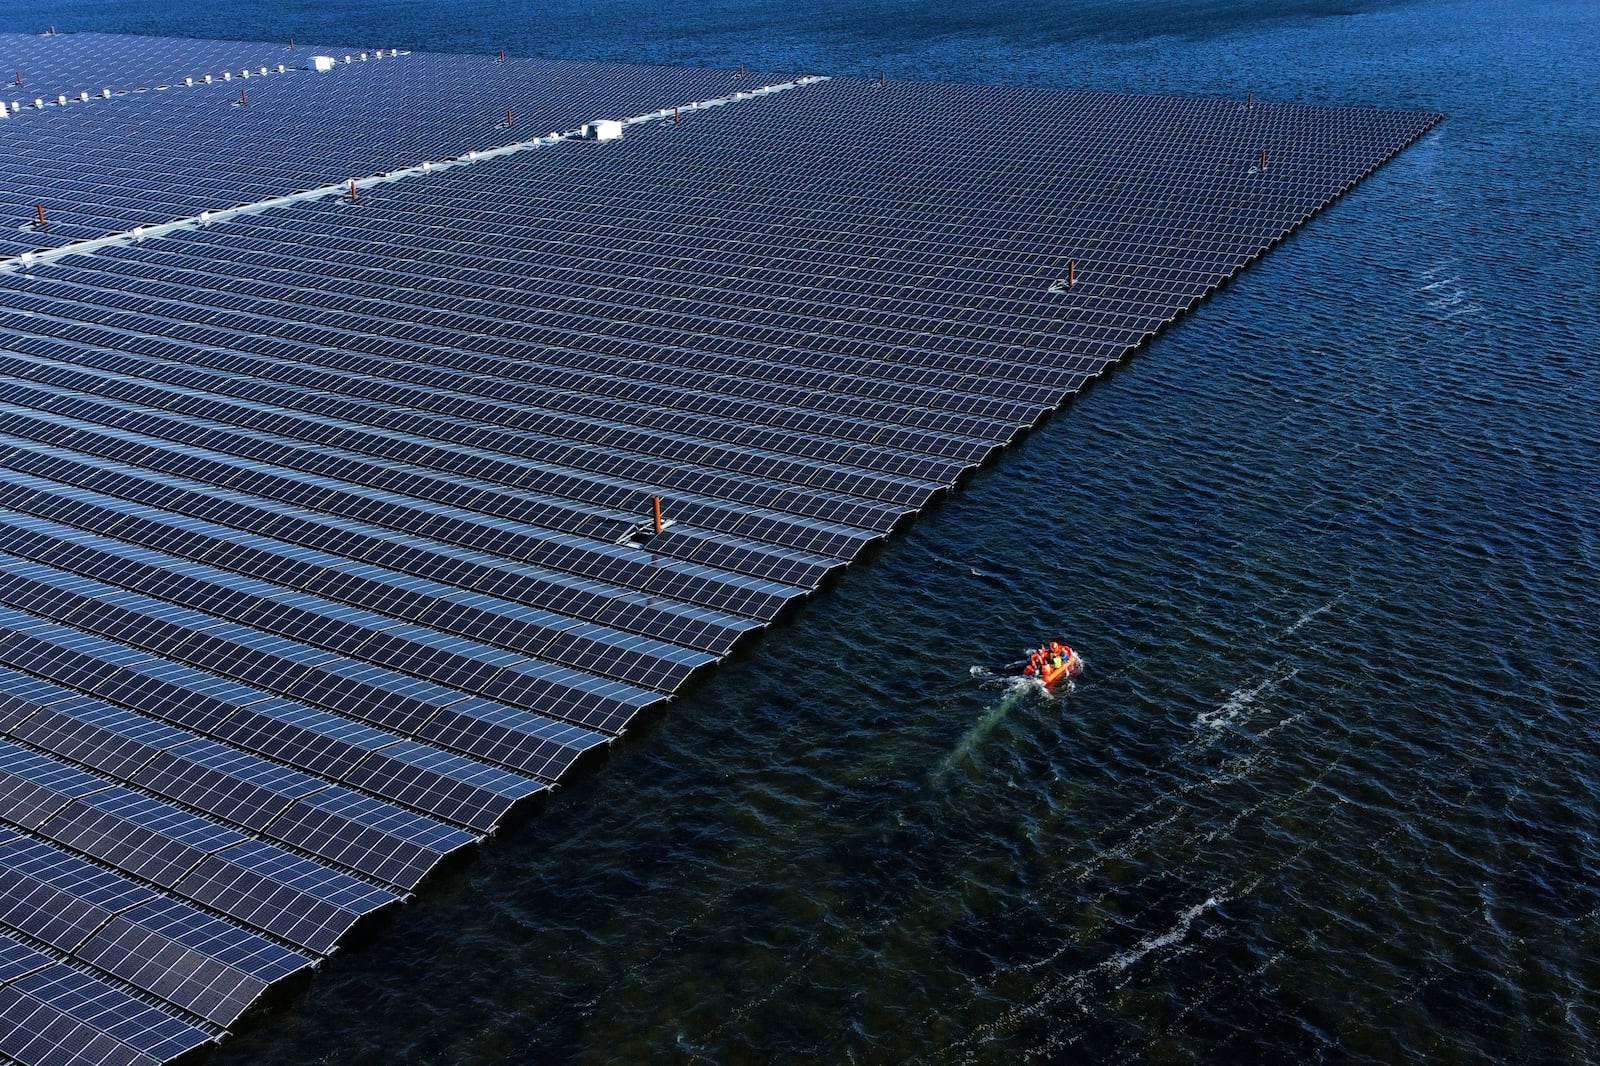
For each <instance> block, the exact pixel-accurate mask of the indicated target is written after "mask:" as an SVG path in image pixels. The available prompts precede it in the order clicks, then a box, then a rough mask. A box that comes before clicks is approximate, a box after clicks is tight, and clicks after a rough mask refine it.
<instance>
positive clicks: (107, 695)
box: [0, 35, 1439, 1066]
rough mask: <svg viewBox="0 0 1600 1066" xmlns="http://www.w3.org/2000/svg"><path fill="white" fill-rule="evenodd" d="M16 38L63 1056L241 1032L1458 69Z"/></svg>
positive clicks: (15, 598) (1039, 409) (18, 250)
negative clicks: (1426, 71)
mask: <svg viewBox="0 0 1600 1066" xmlns="http://www.w3.org/2000/svg"><path fill="white" fill-rule="evenodd" d="M0 51H3V53H4V56H5V62H4V63H3V64H0V69H4V70H6V71H12V70H14V71H15V72H16V76H15V78H14V79H13V80H14V82H15V84H13V85H11V86H10V87H9V89H10V91H9V92H6V91H0V103H3V104H4V105H5V111H6V114H5V117H4V118H3V119H0V190H3V192H0V1057H3V1058H8V1059H12V1060H15V1061H17V1062H20V1063H24V1064H29V1066H31V1064H35V1063H46V1062H55V1061H68V1060H69V1059H70V1061H84V1062H96V1063H104V1064H108V1066H113V1064H127V1066H133V1064H144V1063H160V1062H165V1061H170V1060H172V1059H175V1058H178V1057H181V1056H183V1055H185V1054H187V1053H189V1052H192V1051H194V1050H196V1049H199V1048H202V1047H204V1046H205V1045H207V1044H209V1043H211V1042H213V1041H215V1040H218V1039H220V1038H221V1037H222V1036H223V1035H224V1034H225V1033H226V1032H227V1030H228V1028H229V1027H230V1026H232V1025H234V1023H235V1022H236V1021H237V1020H238V1019H239V1017H240V1016H241V1015H242V1014H243V1013H244V1012H246V1011H247V1010H249V1009H250V1008H251V1006H252V1004H255V1003H256V1002H258V1000H259V999H261V997H263V996H265V995H267V994H268V993H270V992H271V990H272V989H274V988H276V987H279V986H280V985H281V984H282V983H283V982H287V981H292V980H294V979H295V978H296V977H297V975H303V974H304V973H305V972H306V971H308V970H309V969H310V968H311V967H313V966H315V965H316V964H317V962H318V961H319V960H321V959H323V958H324V957H326V956H327V955H328V954H329V953H330V952H332V951H333V950H334V949H335V948H336V946H337V945H338V944H339V943H340V942H341V940H342V939H344V938H345V937H346V936H347V934H348V933H349V931H350V930H351V929H352V928H353V927H355V926H356V925H358V924H360V923H362V922H363V921H364V920H365V919H367V918H368V917H369V916H371V915H373V914H374V913H376V912H379V911H383V910H385V909H386V908H389V907H391V906H394V905H396V904H398V903H399V902H400V901H402V900H403V899H405V898H406V897H407V895H408V893H410V892H411V891H412V889H413V888H415V887H416V885H417V884H418V883H419V882H420V881H421V880H422V878H423V877H424V876H425V875H426V874H427V873H428V871H429V870H430V869H432V868H433V867H434V866H435V864H437V863H438V862H440V861H441V860H442V859H444V858H445V857H446V856H448V855H451V854H453V853H456V852H458V851H460V850H462V849H464V848H468V847H470V846H472V844H473V843H474V842H476V841H478V840H481V839H482V838H483V836H484V835H485V834H487V833H489V832H491V831H492V830H494V828H495V827H496V826H497V825H499V824H500V823H501V821H502V820H503V819H504V818H505V817H506V815H507V814H508V813H509V812H510V811H511V810H512V809H513V808H515V807H517V806H518V805H522V804H532V803H537V802H539V800H540V798H541V797H542V796H543V795H544V794H545V793H546V792H547V791H548V789H550V788H551V787H552V786H553V785H555V784H556V783H557V782H559V781H561V780H562V779H563V778H564V777H565V776H566V775H568V774H570V773H573V772H577V771H579V770H581V769H582V768H583V767H585V766H586V765H589V764H590V763H592V762H593V761H594V760H595V759H596V758H598V757H600V756H601V754H602V753H603V752H604V749H605V748H606V747H607V745H609V744H610V743H611V742H612V741H613V740H614V738H616V737H617V736H618V735H620V734H621V733H623V732H624V731H625V730H626V729H627V728H628V726H629V723H630V722H631V721H633V720H634V718H635V717H636V716H637V715H639V714H641V713H644V712H646V711H649V710H651V709H652V708H655V707H657V706H659V705H661V704H663V703H665V702H666V701H667V700H668V699H669V698H670V697H671V695H672V694H673V693H674V692H675V691H677V690H678V689H679V688H680V687H681V686H682V685H683V684H684V683H685V682H686V681H687V680H688V679H689V678H690V677H692V676H694V675H696V674H699V673H700V672H702V671H704V670H705V669H707V668H709V667H711V666H712V665H713V664H714V663H716V662H717V661H718V660H719V659H721V658H722V657H724V656H726V655H727V654H728V653H729V652H730V650H731V649H733V648H734V647H735V645H736V644H738V643H739V642H741V641H742V640H744V639H746V638H747V637H749V636H750V635H752V634H753V633H755V632H756V631H758V630H760V629H761V628H762V627H763V626H765V625H766V624H767V623H769V622H770V621H771V620H772V619H774V618H775V617H776V616H777V615H778V614H779V612H781V611H783V610H785V608H787V607H789V606H790V605H791V604H793V603H794V602H795V601H797V600H798V599H800V598H801V597H804V596H805V595H807V594H808V593H809V592H811V591H812V590H814V589H816V588H817V587H818V585H819V583H820V582H822V581H823V580H824V578H826V577H827V576H828V575H829V574H830V573H832V572H834V571H835V570H836V569H838V568H839V567H841V566H843V565H845V564H847V563H848V562H850V560H852V559H854V558H855V557H857V556H858V555H859V554H860V553H861V552H862V550H863V549H865V548H866V547H868V546H869V545H871V544H872V543H874V542H875V541H877V540H879V539H881V538H882V537H884V536H885V535H887V534H888V533H890V532H891V531H892V530H895V529H897V528H900V527H901V526H902V525H904V524H905V523H906V522H907V521H908V520H909V519H910V518H911V516H913V515H914V514H915V513H916V512H917V511H918V510H919V509H921V508H922V507H924V506H925V505H927V504H928V503H929V502H930V501H931V500H933V499H935V498H936V497H938V496H939V495H940V494H942V493H944V492H946V491H948V490H949V489H951V488H952V487H953V486H954V485H955V484H956V483H957V482H958V480H960V479H961V478H962V477H963V475H964V474H966V473H967V472H968V471H970V470H972V469H973V468H974V467H976V466H978V465H979V464H981V463H983V462H985V461H986V460H988V459H989V458H990V457H992V456H993V455H994V454H995V453H996V451H997V450H998V449H1000V448H1002V447H1003V446H1005V445H1006V444H1007V443H1009V442H1011V441H1013V440H1014V439H1015V438H1016V437H1017V436H1018V435H1019V434H1021V433H1023V432H1024V431H1025V430H1027V429H1028V428H1029V427H1031V426H1033V425H1034V424H1036V423H1037V422H1038V421H1039V420H1040V419H1041V418H1043V417H1044V416H1045V415H1046V414H1048V413H1049V412H1051V411H1053V410H1055V409H1056V408H1058V407H1060V406H1061V405H1062V404H1063V403H1064V402H1066V401H1067V400H1068V399H1070V398H1071V397H1072V396H1073V395H1074V394H1075V393H1076V392H1078V391H1079V390H1080V389H1082V388H1083V387H1084V386H1085V385H1086V384H1087V383H1089V382H1090V381H1091V380H1093V379H1094V378H1095V377H1096V376H1097V375H1099V374H1101V373H1102V372H1104V371H1105V370H1106V369H1107V368H1108V367H1110V366H1112V365H1113V364H1114V363H1116V362H1117V361H1118V360H1120V359H1122V358H1124V357H1125V356H1126V355H1127V354H1128V353H1129V352H1131V351H1132V350H1133V349H1134V348H1135V347H1137V346H1138V345H1139V344H1140V343H1141V342H1143V341H1144V340H1145V339H1146V338H1148V337H1150V336H1151V335H1152V334H1154V333H1155V332H1157V331H1158V330H1160V329H1161V328H1162V327H1163V326H1164V325H1165V324H1167V323H1168V322H1171V321H1172V320H1173V319H1174V318H1175V317H1176V316H1177V315H1179V314H1181V313H1182V312H1183V311H1185V310H1186V309H1188V308H1190V307H1192V306H1193V305H1194V304H1196V303H1197V302H1198V301H1200V300H1202V299H1203V298H1204V297H1206V296H1207V295H1208V294H1209V293H1211V292H1212V291H1213V290H1215V289H1216V288H1217V286H1218V285H1220V284H1221V283H1222V282H1224V281H1226V280H1227V279H1228V278H1229V277H1231V276H1232V275H1233V274H1235V273H1236V272H1237V271H1239V270H1240V269H1242V268H1243V267H1244V266H1246V265H1247V264H1248V263H1249V262H1250V261H1251V260H1252V259H1254V258H1256V257H1257V256H1259V255H1261V254H1262V253H1263V252H1265V251H1267V250H1268V249H1269V248H1271V247H1272V246H1273V245H1274V244H1275V243H1276V242H1278V241H1280V240H1282V239H1283V238H1284V237H1285V236H1287V235H1288V234H1289V233H1291V232H1292V231H1293V230H1294V229H1295V228H1296V227H1298V226H1299V225H1301V223H1303V222H1305V221H1306V220H1307V219H1309V218H1310V217H1311V216H1312V215H1313V214H1314V213H1316V212H1317V211H1318V210H1320V209H1321V208H1323V207H1325V206H1326V205H1328V204H1329V203H1330V202H1331V201H1332V200H1334V199H1335V198H1336V197H1337V196H1339V195H1340V194H1341V193H1343V192H1345V191H1346V190H1348V189H1350V188H1351V187H1352V186H1353V185H1354V184H1355V183H1356V182H1358V181H1360V180H1361V179H1362V178H1363V177H1365V176H1366V175H1368V174H1370V173H1371V172H1372V171H1373V170H1374V168H1376V167H1378V166H1379V165H1380V164H1382V163H1383V162H1384V161H1385V160H1387V159H1389V158H1390V157H1391V156H1393V155H1394V154H1395V153H1396V152H1398V151H1400V150H1401V149H1402V148H1404V147H1405V146H1406V145H1407V144H1409V143H1410V142H1412V141H1413V140H1415V139H1416V138H1417V137H1419V136H1420V135H1422V134H1423V133H1424V132H1425V131H1426V130H1428V129H1429V128H1430V127H1431V126H1432V125H1433V124H1434V123H1435V122H1437V121H1438V119H1439V116H1438V115H1434V114H1429V113H1424V112H1409V111H1407V112H1401V111H1381V110H1366V109H1359V108H1327V107H1312V106H1307V105H1302V104H1286V103H1274V102H1269V101H1264V100H1256V99H1254V98H1253V97H1251V96H1249V95H1248V94H1247V93H1246V92H1245V91H1244V90H1243V89H1241V91H1240V93H1239V98H1238V99H1231V100H1195V99H1167V98H1158V97H1143V96H1118V95H1110V94H1104V93H1093V92H1051V91H1044V90H1036V89H1005V88H981V87H975V86H963V85H927V84H909V83H902V82H899V81H896V80H893V79H892V78H882V79H876V80H866V81H853V80H846V79H828V78H822V77H815V76H806V75H801V74H794V73H787V74H758V73H755V72H747V71H744V70H738V71H733V70H717V71H712V70H678V69H667V68H648V67H624V66H608V65H597V64H588V63H559V62H535V61H527V60H520V59H516V58H514V57H513V58H508V57H504V56H487V57H461V56H435V55H412V54H406V53H399V52H394V51H391V50H387V49H371V50H369V51H366V52H360V51H355V52H353V51H351V50H348V49H325V48H315V47H308V46H305V45H301V46H298V47H294V48H291V47H289V46H288V45H286V44H283V45H262V44H234V43H221V42H192V41H167V40H157V39H143V38H131V37H108V36H101V35H82V36H73V35H60V36H53V35H50V36H38V37H20V36H0ZM1224 313H1225V312H1224ZM1262 357H1263V358H1270V357H1272V356H1271V354H1266V355H1263V356H1262Z"/></svg>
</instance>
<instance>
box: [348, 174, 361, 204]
mask: <svg viewBox="0 0 1600 1066" xmlns="http://www.w3.org/2000/svg"><path fill="white" fill-rule="evenodd" d="M350 202H351V203H353V204H356V203H360V202H361V194H360V193H359V192H357V191H356V179H355V178H351V179H350Z"/></svg>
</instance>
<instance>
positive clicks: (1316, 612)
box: [1283, 592, 1347, 637]
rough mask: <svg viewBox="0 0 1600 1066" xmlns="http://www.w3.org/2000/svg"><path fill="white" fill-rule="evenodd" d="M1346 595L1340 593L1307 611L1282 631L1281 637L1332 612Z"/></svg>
mask: <svg viewBox="0 0 1600 1066" xmlns="http://www.w3.org/2000/svg"><path fill="white" fill-rule="evenodd" d="M1346 595H1347V594H1346V593H1342V592H1341V593H1340V594H1339V595H1337V596H1335V597H1334V598H1333V599H1331V600H1329V601H1328V602H1327V603H1325V604H1323V605H1322V606H1321V607H1313V608H1312V609H1311V610H1309V611H1307V612H1306V613H1305V614H1302V615H1301V616H1300V617H1299V618H1296V619H1295V620H1294V622H1293V624H1292V625H1290V626H1289V628H1288V629H1285V630H1284V631H1283V635H1284V636H1286V637H1287V636H1288V635H1289V634H1291V633H1293V632H1294V631H1295V630H1297V629H1299V628H1300V627H1301V626H1303V625H1305V624H1306V623H1307V622H1309V621H1311V620H1312V619H1313V618H1317V617H1319V616H1321V615H1325V614H1327V613H1328V612H1329V611H1331V610H1333V609H1334V608H1335V607H1337V606H1338V605H1339V604H1340V603H1342V602H1343V601H1344V598H1345V596H1346Z"/></svg>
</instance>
